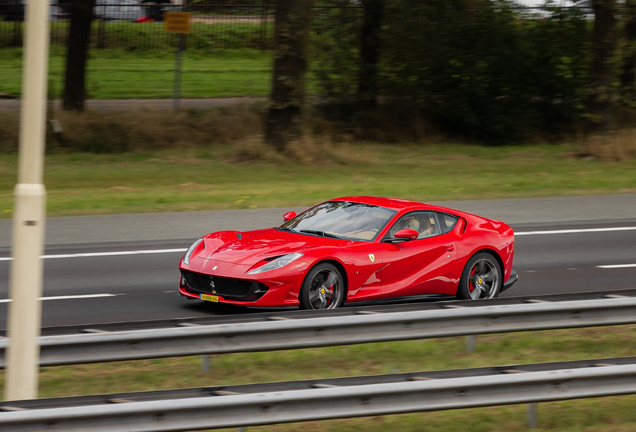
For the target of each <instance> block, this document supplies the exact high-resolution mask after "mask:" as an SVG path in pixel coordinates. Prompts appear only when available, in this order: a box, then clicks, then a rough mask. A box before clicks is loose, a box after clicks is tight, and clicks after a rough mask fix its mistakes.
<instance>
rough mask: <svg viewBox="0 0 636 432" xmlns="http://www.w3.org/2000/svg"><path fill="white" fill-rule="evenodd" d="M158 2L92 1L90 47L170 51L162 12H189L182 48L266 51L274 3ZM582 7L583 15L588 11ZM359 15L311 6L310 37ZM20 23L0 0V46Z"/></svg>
mask: <svg viewBox="0 0 636 432" xmlns="http://www.w3.org/2000/svg"><path fill="white" fill-rule="evenodd" d="M7 1H8V3H7ZM53 1H54V2H55V1H56V0H53ZM65 1H67V0H65ZM161 1H162V0H158V1H156V2H155V1H154V0H151V1H145V2H143V1H142V2H139V1H138V0H97V5H96V6H95V9H94V16H95V20H94V22H93V26H92V34H91V42H90V46H91V48H93V49H112V48H120V49H125V50H129V51H135V50H149V49H152V50H161V49H168V48H171V47H173V46H174V43H175V42H174V41H175V37H174V35H173V34H168V33H165V32H164V31H163V24H162V19H163V13H164V12H167V11H185V12H191V13H192V32H191V33H190V34H188V35H187V39H186V46H187V48H188V49H196V50H203V51H208V50H213V49H236V48H252V49H270V48H271V47H272V43H273V33H274V31H273V30H274V4H275V0H253V1H250V2H243V3H251V4H217V3H214V4H213V3H210V4H199V3H195V4H185V5H182V6H181V5H173V4H171V3H162V2H161ZM217 1H218V2H220V1H222V0H217ZM516 9H517V12H518V13H519V16H520V18H524V17H528V16H534V17H536V18H540V17H543V16H547V15H549V14H550V13H551V9H550V8H546V7H519V8H516ZM552 9H553V8H552ZM566 9H567V8H566ZM583 9H584V11H585V12H586V13H589V12H591V11H589V10H588V9H586V8H582V10H583ZM70 15H71V5H70V3H68V2H67V3H59V4H58V3H54V4H53V5H52V6H51V44H57V45H61V46H66V41H67V38H68V31H69V18H70ZM362 15H363V8H362V6H361V3H360V2H353V1H350V2H340V1H331V0H324V1H320V2H317V3H316V4H315V6H314V19H313V21H312V33H313V35H314V37H316V36H318V37H319V36H320V35H321V34H324V33H325V32H330V33H331V36H332V37H333V38H334V39H336V40H338V39H339V38H341V37H344V36H346V34H347V33H348V32H351V31H355V32H359V30H360V24H361V22H362ZM23 20H24V5H23V4H22V3H21V0H0V48H3V47H19V46H22V42H23V27H24V26H23V24H24V23H23Z"/></svg>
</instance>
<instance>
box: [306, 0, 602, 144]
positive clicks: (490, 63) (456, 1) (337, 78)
mask: <svg viewBox="0 0 636 432" xmlns="http://www.w3.org/2000/svg"><path fill="white" fill-rule="evenodd" d="M330 18H331V19H332V20H333V19H337V17H330ZM361 24H362V23H361V20H359V19H358V20H357V21H351V22H350V25H349V26H350V27H351V28H350V29H349V31H348V32H347V33H345V35H346V36H347V38H346V39H345V40H342V34H341V35H340V38H341V39H340V41H337V40H336V39H335V37H334V36H333V32H331V33H325V34H323V35H317V36H316V40H317V44H316V46H317V49H318V53H317V55H316V57H317V59H318V60H317V62H316V63H317V64H318V67H317V70H316V78H317V79H318V81H319V83H318V86H319V88H320V91H321V95H322V96H323V98H324V99H326V100H327V101H329V102H330V103H331V104H332V105H333V106H342V105H343V104H347V103H350V102H352V101H353V96H354V94H355V89H356V87H357V70H358V69H357V68H358V64H359V52H358V50H357V48H356V47H357V46H358V44H359V34H360V27H361ZM331 28H335V23H333V22H332V25H331ZM381 37H382V45H381V64H380V73H381V96H382V97H383V100H384V103H385V104H393V103H396V102H397V103H399V104H400V105H401V106H402V105H404V104H405V103H410V104H411V105H412V107H413V110H414V111H418V112H421V113H422V115H424V116H425V117H426V118H427V119H428V120H430V121H432V122H433V123H434V124H436V125H437V126H438V127H441V128H443V129H444V130H447V131H451V132H453V133H454V134H458V135H461V136H464V137H467V138H470V139H478V140H481V141H485V142H490V143H506V142H510V141H513V140H518V139H521V138H523V137H526V136H528V134H529V133H530V132H536V131H541V132H549V133H556V132H560V131H563V130H564V129H566V128H567V127H569V126H570V125H571V124H572V122H573V121H575V120H576V119H578V118H579V117H580V115H581V114H582V113H583V99H584V97H585V95H586V82H587V79H586V78H587V77H586V70H587V64H588V63H587V61H588V59H587V55H588V40H589V37H590V35H589V30H588V26H587V23H586V21H585V19H584V17H583V16H582V14H581V13H580V12H578V11H577V10H575V9H573V10H565V9H558V8H554V10H553V13H552V14H551V16H550V17H549V18H547V19H541V20H540V19H536V17H531V19H521V16H520V15H519V14H517V13H516V12H515V11H514V10H513V8H512V6H511V4H509V3H506V2H499V3H493V2H492V1H490V0H428V1H426V2H422V1H420V0H388V1H387V4H386V7H385V16H384V24H383V28H382V35H381Z"/></svg>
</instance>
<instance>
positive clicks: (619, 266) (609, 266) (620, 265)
mask: <svg viewBox="0 0 636 432" xmlns="http://www.w3.org/2000/svg"><path fill="white" fill-rule="evenodd" d="M596 267H598V268H602V269H616V268H629V267H636V264H613V265H602V266H596Z"/></svg>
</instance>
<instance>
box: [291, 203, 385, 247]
mask: <svg viewBox="0 0 636 432" xmlns="http://www.w3.org/2000/svg"><path fill="white" fill-rule="evenodd" d="M395 213H396V212H395V211H394V210H390V209H387V208H384V207H377V206H372V205H368V204H360V203H354V202H347V201H328V202H326V203H322V204H319V205H317V206H315V207H312V208H310V209H309V210H307V211H305V212H303V213H301V214H299V215H298V216H296V217H295V218H293V219H291V220H289V221H287V222H285V223H284V224H283V225H281V226H280V227H279V229H284V230H291V231H294V232H299V233H302V234H309V235H321V236H324V237H338V238H342V239H346V240H360V241H372V240H373V239H375V238H376V236H377V235H378V233H379V232H380V231H382V228H384V227H385V226H386V224H387V223H388V222H389V220H391V218H392V217H393V216H394V215H395Z"/></svg>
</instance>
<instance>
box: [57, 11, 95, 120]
mask: <svg viewBox="0 0 636 432" xmlns="http://www.w3.org/2000/svg"><path fill="white" fill-rule="evenodd" d="M94 6H95V0H72V8H71V28H70V30H69V34H68V50H67V52H66V74H65V76H64V103H63V107H64V109H65V110H79V111H83V110H84V99H85V97H86V91H85V89H86V57H87V54H88V42H89V39H90V35H91V22H92V21H93V8H94Z"/></svg>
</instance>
